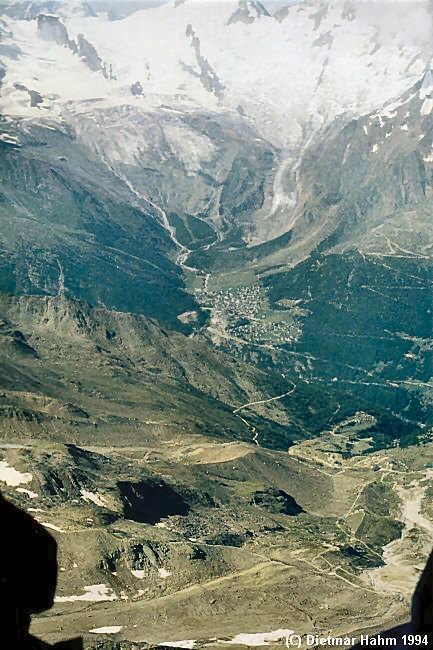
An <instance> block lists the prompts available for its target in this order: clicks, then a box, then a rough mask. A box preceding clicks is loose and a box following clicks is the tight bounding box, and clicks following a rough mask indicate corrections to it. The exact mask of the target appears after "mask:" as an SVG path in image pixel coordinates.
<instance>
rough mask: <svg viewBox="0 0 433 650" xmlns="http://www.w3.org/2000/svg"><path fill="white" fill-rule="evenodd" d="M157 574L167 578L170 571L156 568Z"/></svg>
mask: <svg viewBox="0 0 433 650" xmlns="http://www.w3.org/2000/svg"><path fill="white" fill-rule="evenodd" d="M158 575H159V577H160V578H168V577H169V576H171V571H167V569H158Z"/></svg>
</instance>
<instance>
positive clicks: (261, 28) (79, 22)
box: [0, 0, 433, 148]
mask: <svg viewBox="0 0 433 650" xmlns="http://www.w3.org/2000/svg"><path fill="white" fill-rule="evenodd" d="M26 5H29V6H26V8H25V10H24V9H23V10H22V12H21V13H20V12H18V11H16V12H15V13H13V12H11V11H9V12H8V13H9V14H11V15H3V17H2V41H1V46H0V60H1V63H2V65H3V67H4V68H5V71H6V72H5V75H4V78H3V83H2V89H1V99H0V109H1V111H2V112H3V114H8V115H21V116H26V117H39V116H40V115H41V114H43V115H52V116H57V117H60V116H62V114H63V111H64V109H65V107H66V106H68V107H70V106H71V102H72V104H73V107H74V110H75V111H80V112H81V111H84V112H86V111H89V107H94V106H95V105H97V106H98V107H99V108H102V107H105V108H109V107H112V106H119V105H125V104H132V105H133V106H135V107H140V108H143V109H149V108H157V107H158V106H160V105H161V104H170V105H171V106H175V107H177V108H178V109H182V110H185V109H190V110H191V109H196V108H197V107H202V108H204V109H206V110H210V111H224V110H230V111H237V112H239V113H240V114H242V115H244V116H245V117H246V118H247V119H248V120H250V121H251V122H252V123H253V124H254V125H255V127H256V128H257V130H258V131H259V133H260V134H261V135H262V136H264V137H266V138H267V139H269V140H270V141H271V142H272V143H273V144H274V145H277V146H282V147H286V148H287V147H293V146H298V145H299V144H300V143H302V142H305V140H306V139H307V138H308V137H310V136H311V134H312V132H315V131H316V130H317V129H318V128H321V127H322V126H323V125H324V124H327V123H329V122H330V121H331V120H333V119H334V118H335V117H336V116H337V115H340V114H342V113H350V114H351V115H359V114H362V113H366V112H369V111H372V110H374V109H376V108H378V107H379V106H381V105H383V104H384V103H385V102H386V101H389V100H390V99H392V98H394V97H398V96H399V95H401V94H402V93H403V92H404V91H405V90H406V89H407V88H408V87H409V86H410V85H411V84H412V83H414V82H415V80H416V79H417V78H418V77H419V75H421V74H422V72H423V70H424V68H425V66H426V63H427V61H428V60H429V57H430V56H431V54H432V51H433V32H432V16H431V13H430V8H429V3H428V2H427V1H424V0H419V1H418V0H417V1H416V2H411V3H410V7H409V5H408V3H407V2H392V3H391V2H390V1H388V0H382V1H381V2H353V1H351V0H330V1H329V2H326V3H325V2H322V0H311V1H306V2H301V3H299V4H296V5H292V6H288V7H286V8H285V9H284V8H283V9H281V10H280V11H278V12H277V13H276V14H275V15H273V16H272V15H271V14H270V12H269V11H268V10H267V9H266V8H265V7H264V6H263V5H262V4H260V3H259V2H254V1H253V0H220V1H218V2H209V1H208V0H173V1H171V2H169V3H167V4H165V5H163V6H160V7H156V8H153V9H148V10H146V11H139V12H135V13H133V14H132V15H131V16H129V17H128V18H126V19H124V20H119V21H110V20H108V17H107V15H106V14H99V15H96V14H95V12H94V11H93V10H92V8H91V6H90V5H89V4H88V3H76V2H67V3H59V4H58V6H57V9H56V3H53V2H48V3H44V4H41V6H40V11H38V9H37V5H35V3H33V4H32V3H26ZM40 14H42V16H40ZM54 14H55V15H56V18H54V17H53V15H54ZM44 16H45V18H44ZM23 89H28V90H30V91H32V92H36V93H38V94H39V95H40V97H41V98H42V100H43V101H41V102H40V103H39V102H38V104H37V105H36V106H34V105H33V106H32V102H31V101H29V95H28V92H26V90H23ZM33 103H34V102H33Z"/></svg>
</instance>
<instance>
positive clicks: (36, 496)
mask: <svg viewBox="0 0 433 650" xmlns="http://www.w3.org/2000/svg"><path fill="white" fill-rule="evenodd" d="M17 492H20V493H21V494H27V496H28V497H29V498H30V499H37V498H38V496H39V494H37V493H36V492H32V491H31V490H26V489H25V488H17Z"/></svg>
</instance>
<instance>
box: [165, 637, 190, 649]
mask: <svg viewBox="0 0 433 650" xmlns="http://www.w3.org/2000/svg"><path fill="white" fill-rule="evenodd" d="M196 643H197V641H195V640H194V639H188V640H186V641H166V642H164V643H158V647H159V646H166V647H167V648H187V649H188V650H193V648H195V644H196Z"/></svg>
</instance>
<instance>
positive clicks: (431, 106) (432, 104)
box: [421, 99, 433, 115]
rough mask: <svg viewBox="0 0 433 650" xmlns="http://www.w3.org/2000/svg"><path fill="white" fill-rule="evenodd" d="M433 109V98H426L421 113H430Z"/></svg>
mask: <svg viewBox="0 0 433 650" xmlns="http://www.w3.org/2000/svg"><path fill="white" fill-rule="evenodd" d="M432 110H433V99H425V100H424V101H423V103H422V106H421V115H430V113H431V112H432Z"/></svg>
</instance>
